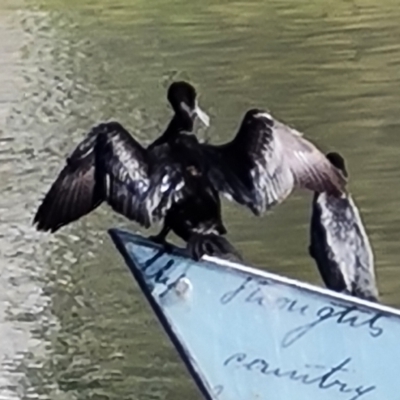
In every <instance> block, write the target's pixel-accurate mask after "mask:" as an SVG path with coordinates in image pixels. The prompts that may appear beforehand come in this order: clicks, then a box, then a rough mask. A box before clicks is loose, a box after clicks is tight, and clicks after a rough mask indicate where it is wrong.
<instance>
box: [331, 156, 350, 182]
mask: <svg viewBox="0 0 400 400" xmlns="http://www.w3.org/2000/svg"><path fill="white" fill-rule="evenodd" d="M326 158H327V159H328V160H329V161H330V162H331V164H332V165H333V166H334V167H336V168H337V169H338V170H340V171H341V172H342V173H343V175H344V176H345V177H346V178H347V177H348V176H349V175H348V173H347V169H346V162H345V161H344V158H343V157H342V156H341V155H340V154H339V153H335V152H331V153H328V154H327V155H326Z"/></svg>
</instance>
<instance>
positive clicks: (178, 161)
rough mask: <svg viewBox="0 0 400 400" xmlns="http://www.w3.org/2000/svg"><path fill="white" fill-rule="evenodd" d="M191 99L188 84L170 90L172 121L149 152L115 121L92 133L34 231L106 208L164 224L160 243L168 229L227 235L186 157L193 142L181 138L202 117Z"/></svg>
mask: <svg viewBox="0 0 400 400" xmlns="http://www.w3.org/2000/svg"><path fill="white" fill-rule="evenodd" d="M195 95H196V93H195V91H194V88H193V87H192V86H191V85H189V84H187V83H182V82H178V83H174V84H172V85H171V87H170V89H169V91H168V99H169V101H170V102H171V105H172V107H173V109H174V110H175V115H174V117H173V118H172V120H171V122H170V124H169V125H168V127H167V129H166V131H165V132H164V134H163V135H162V136H161V137H160V138H158V139H157V140H156V141H155V142H154V143H152V144H151V145H150V146H149V147H148V148H147V149H145V148H144V147H143V146H142V145H141V144H140V143H138V142H137V141H136V140H135V139H134V138H133V137H132V136H131V135H130V134H129V132H127V131H126V130H125V129H124V127H123V126H122V125H120V124H119V123H117V122H109V123H104V124H100V125H98V126H96V127H94V128H93V129H92V130H91V132H90V133H89V134H88V135H87V136H86V138H85V139H84V140H83V141H82V142H81V143H80V144H79V145H78V146H77V148H76V149H75V151H74V152H73V153H72V154H71V156H70V157H68V159H67V163H66V166H65V167H64V169H63V170H62V171H61V172H60V174H59V176H58V177H57V179H56V181H55V182H54V183H53V185H52V186H51V188H50V190H49V192H48V193H47V194H46V196H45V198H44V200H43V202H42V204H41V205H40V206H39V209H38V211H37V213H36V215H35V218H34V223H35V224H36V225H37V229H38V230H44V231H47V230H49V231H52V232H54V231H56V230H58V229H59V228H61V227H62V226H64V225H67V224H69V223H70V222H73V221H75V220H77V219H79V218H81V217H82V216H84V215H86V214H87V213H89V212H90V211H92V210H94V209H95V208H96V207H98V206H99V205H100V204H101V203H102V202H103V201H106V202H107V203H108V204H109V205H110V206H111V207H112V208H113V209H114V210H115V211H117V212H118V213H120V214H122V215H124V216H126V217H127V218H129V219H131V220H134V221H136V222H137V223H139V224H140V225H142V226H144V227H146V228H147V227H149V226H150V225H151V224H153V223H155V222H157V221H160V220H163V219H165V225H164V228H163V230H162V231H161V233H160V235H159V237H158V239H159V240H160V241H163V240H164V239H165V236H166V234H167V233H168V232H169V230H171V229H172V230H173V231H174V232H175V233H176V234H177V235H179V236H180V237H182V238H183V239H184V240H188V238H189V236H190V233H191V232H204V233H209V232H212V233H218V234H223V233H225V232H226V229H225V227H224V226H223V224H222V221H221V209H220V199H219V197H218V193H217V191H216V190H214V189H213V188H212V187H211V186H210V184H209V182H208V181H206V180H205V177H204V176H203V175H202V174H201V173H200V172H199V168H200V166H199V165H198V163H199V160H200V157H198V156H195V155H194V156H192V157H191V156H190V154H194V153H193V152H196V151H197V147H196V144H197V140H196V139H195V138H194V136H192V135H188V134H186V133H183V131H190V130H192V128H193V120H194V118H195V117H196V115H199V114H200V115H202V118H203V120H204V119H205V118H206V117H205V114H204V113H202V112H201V111H199V110H200V109H199V107H198V106H197V102H196V99H195V97H194V98H193V96H195ZM205 122H207V120H205ZM192 144H194V145H192ZM191 149H192V150H191ZM192 159H193V160H192ZM207 184H208V185H207ZM156 239H157V237H156Z"/></svg>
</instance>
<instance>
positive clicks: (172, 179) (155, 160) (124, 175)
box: [96, 123, 182, 228]
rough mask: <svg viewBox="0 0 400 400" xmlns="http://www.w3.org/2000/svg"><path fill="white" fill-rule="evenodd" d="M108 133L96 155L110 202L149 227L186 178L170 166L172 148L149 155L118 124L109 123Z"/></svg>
mask: <svg viewBox="0 0 400 400" xmlns="http://www.w3.org/2000/svg"><path fill="white" fill-rule="evenodd" d="M104 133H105V134H103V135H99V137H98V140H97V143H96V154H97V155H98V166H99V168H100V169H101V170H103V171H104V175H105V177H106V189H107V191H106V200H107V203H108V204H109V205H110V206H111V207H112V208H113V209H114V210H115V211H117V212H118V213H120V214H123V215H124V216H126V217H127V218H129V219H132V220H135V221H136V222H138V223H139V224H141V225H142V226H144V227H146V228H147V227H149V226H150V225H151V224H152V223H154V222H156V221H158V220H160V219H162V218H163V217H164V216H165V213H166V211H167V210H168V208H169V207H170V206H171V204H172V202H173V201H175V200H176V199H177V197H178V193H179V185H180V183H181V180H182V176H181V175H180V174H179V173H178V171H175V170H174V169H173V168H172V167H171V166H169V146H168V145H167V144H165V145H160V146H157V147H156V148H154V149H153V150H151V151H150V152H148V151H147V150H146V149H145V148H143V147H142V146H141V145H140V144H139V143H138V142H137V141H136V140H135V139H134V138H133V137H132V136H131V135H130V134H129V133H128V132H127V131H126V130H125V129H124V128H123V127H122V126H121V125H120V124H118V123H111V124H108V125H107V127H106V131H105V132H104ZM161 205H162V206H161Z"/></svg>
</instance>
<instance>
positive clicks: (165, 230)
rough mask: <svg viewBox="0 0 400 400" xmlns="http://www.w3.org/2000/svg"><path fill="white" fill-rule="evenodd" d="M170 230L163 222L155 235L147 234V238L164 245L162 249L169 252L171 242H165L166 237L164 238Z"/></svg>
mask: <svg viewBox="0 0 400 400" xmlns="http://www.w3.org/2000/svg"><path fill="white" fill-rule="evenodd" d="M170 231H171V228H170V227H169V226H168V225H166V224H164V226H163V227H162V229H161V231H160V232H159V233H158V234H157V235H154V236H149V237H148V239H149V240H151V241H152V242H154V243H158V244H161V245H162V246H164V249H165V251H166V252H168V253H171V251H172V246H171V244H169V243H168V242H167V239H166V238H167V235H168V233H169V232H170Z"/></svg>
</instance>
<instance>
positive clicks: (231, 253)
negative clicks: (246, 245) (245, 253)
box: [186, 233, 244, 263]
mask: <svg viewBox="0 0 400 400" xmlns="http://www.w3.org/2000/svg"><path fill="white" fill-rule="evenodd" d="M186 251H187V252H188V254H189V256H190V257H191V258H193V259H194V260H195V261H199V260H200V259H201V258H202V256H203V255H209V256H213V257H218V258H222V259H225V260H228V261H233V262H237V263H243V262H244V260H243V257H242V255H241V254H240V253H239V252H238V250H236V249H235V247H233V245H232V244H231V243H230V242H229V241H228V240H227V239H226V238H224V237H223V236H220V235H215V234H197V233H194V234H192V235H191V237H190V238H189V240H188V242H187V245H186Z"/></svg>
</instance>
